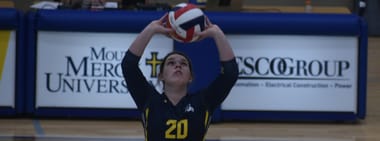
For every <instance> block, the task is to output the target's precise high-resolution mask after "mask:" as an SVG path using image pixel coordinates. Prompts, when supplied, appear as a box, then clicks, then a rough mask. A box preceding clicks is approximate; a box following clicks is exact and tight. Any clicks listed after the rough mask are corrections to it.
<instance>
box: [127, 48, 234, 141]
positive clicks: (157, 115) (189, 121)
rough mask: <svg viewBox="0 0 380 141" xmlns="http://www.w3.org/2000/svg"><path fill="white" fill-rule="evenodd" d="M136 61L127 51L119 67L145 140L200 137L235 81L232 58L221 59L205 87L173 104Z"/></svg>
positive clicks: (198, 140) (193, 139) (186, 140)
mask: <svg viewBox="0 0 380 141" xmlns="http://www.w3.org/2000/svg"><path fill="white" fill-rule="evenodd" d="M139 60H140V57H139V56H136V55H134V54H133V53H131V52H130V51H128V52H127V53H126V55H125V56H124V59H123V62H122V69H123V75H124V79H125V81H126V83H127V88H128V90H129V92H130V94H131V95H132V98H133V99H134V101H135V103H136V105H137V108H138V109H139V110H140V111H141V113H142V119H141V120H142V122H143V126H144V129H145V138H146V140H148V141H166V140H184V141H201V140H204V137H205V135H206V132H207V129H208V126H209V124H210V120H211V115H212V114H213V112H214V111H215V109H216V107H217V106H219V105H220V104H221V103H222V102H223V101H224V99H225V98H226V97H227V95H228V93H229V92H230V90H231V88H232V87H233V85H234V83H235V82H236V80H237V76H238V67H237V64H236V61H235V59H232V60H229V61H225V62H221V67H222V69H221V70H222V71H221V73H220V74H219V75H218V76H217V78H216V79H215V80H214V81H213V82H212V83H211V84H210V85H209V87H207V88H205V89H202V90H199V91H197V92H195V93H193V94H187V95H186V96H185V97H183V98H182V99H181V100H180V102H179V103H178V104H177V105H173V104H172V103H171V102H170V101H169V99H168V98H167V97H166V95H165V94H160V93H159V92H158V91H157V90H156V89H155V87H153V86H152V85H150V84H149V82H148V81H147V80H146V78H145V77H144V75H143V73H142V72H141V70H140V68H139V66H138V63H139Z"/></svg>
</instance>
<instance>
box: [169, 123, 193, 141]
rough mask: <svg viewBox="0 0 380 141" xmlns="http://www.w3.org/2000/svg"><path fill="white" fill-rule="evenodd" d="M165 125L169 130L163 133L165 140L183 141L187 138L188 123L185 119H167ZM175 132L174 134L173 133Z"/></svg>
mask: <svg viewBox="0 0 380 141" xmlns="http://www.w3.org/2000/svg"><path fill="white" fill-rule="evenodd" d="M166 125H168V126H169V128H168V129H167V130H166V132H165V138H167V139H185V138H186V137H187V132H188V121H187V119H182V120H179V121H178V120H174V119H169V120H168V121H166ZM175 130H176V131H177V132H174V131H175Z"/></svg>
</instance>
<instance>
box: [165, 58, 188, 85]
mask: <svg viewBox="0 0 380 141" xmlns="http://www.w3.org/2000/svg"><path fill="white" fill-rule="evenodd" d="M189 63H190V62H189V61H188V60H187V59H186V58H185V57H184V56H182V55H179V54H172V55H170V56H168V58H167V60H166V61H165V63H164V68H163V72H162V80H163V81H164V82H165V85H187V84H189V82H190V81H191V78H192V76H191V71H190V64H189Z"/></svg>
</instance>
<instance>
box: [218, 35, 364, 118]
mask: <svg viewBox="0 0 380 141" xmlns="http://www.w3.org/2000/svg"><path fill="white" fill-rule="evenodd" d="M228 39H229V40H230V42H231V45H232V47H233V49H234V51H235V54H236V56H237V62H238V65H239V79H238V81H237V83H236V84H235V86H234V88H233V89H232V91H231V93H230V95H229V96H228V97H227V99H226V101H225V102H224V103H223V104H222V109H223V110H248V111H329V112H330V111H331V112H333V111H338V112H356V107H357V106H356V105H357V93H358V91H357V83H358V82H357V81H358V78H357V77H358V39H357V37H339V36H294V35H260V36H257V35H231V36H228Z"/></svg>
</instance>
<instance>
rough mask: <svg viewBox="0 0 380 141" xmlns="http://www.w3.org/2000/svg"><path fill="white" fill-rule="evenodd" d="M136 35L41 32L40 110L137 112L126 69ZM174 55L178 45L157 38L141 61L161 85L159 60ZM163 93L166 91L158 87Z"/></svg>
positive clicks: (38, 92)
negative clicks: (123, 61) (63, 108)
mask: <svg viewBox="0 0 380 141" xmlns="http://www.w3.org/2000/svg"><path fill="white" fill-rule="evenodd" d="M136 36H137V34H135V33H133V34H132V33H87V32H48V31H40V32H38V41H37V85H36V108H38V107H71V108H80V107H82V108H83V107H84V108H136V105H135V103H134V101H133V99H132V97H131V96H130V94H129V92H128V90H127V88H126V83H125V81H124V78H123V74H122V70H121V61H122V59H123V57H124V54H125V52H126V51H127V50H128V47H129V45H130V44H131V43H132V41H133V40H134V39H135V38H136ZM172 50H173V41H172V40H171V39H169V38H167V37H165V36H163V35H157V36H154V37H153V39H152V40H151V42H150V43H149V44H148V47H147V49H146V50H145V53H144V56H142V58H141V61H140V68H141V69H142V70H143V73H144V75H145V76H146V77H147V79H148V80H150V81H151V82H152V83H153V84H154V85H157V79H156V74H155V73H157V71H154V70H153V69H152V68H156V69H157V70H158V68H157V65H158V64H155V63H157V60H155V59H163V57H164V56H165V55H166V54H167V53H169V52H171V51H172ZM157 89H161V88H160V87H159V86H158V85H157Z"/></svg>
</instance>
